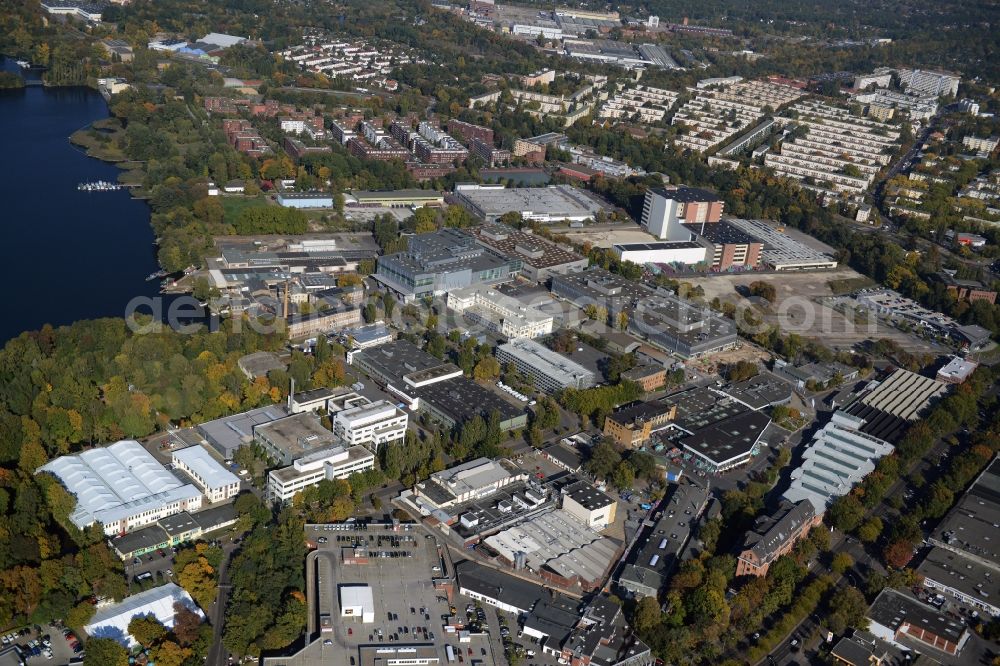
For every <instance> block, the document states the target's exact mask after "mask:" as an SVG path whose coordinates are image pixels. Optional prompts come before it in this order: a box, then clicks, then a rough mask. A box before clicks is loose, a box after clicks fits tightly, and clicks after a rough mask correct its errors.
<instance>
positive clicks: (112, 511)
mask: <svg viewBox="0 0 1000 666" xmlns="http://www.w3.org/2000/svg"><path fill="white" fill-rule="evenodd" d="M37 471H38V472H49V473H50V474H53V475H54V476H56V477H57V478H58V479H59V480H60V481H62V483H63V485H64V486H66V489H67V490H68V491H69V492H70V493H72V494H73V495H74V496H75V497H76V502H77V504H76V509H74V511H73V513H71V514H70V516H69V518H70V520H72V521H73V524H74V525H76V526H77V527H79V528H80V529H83V528H85V527H87V526H88V525H91V524H93V523H94V522H95V521H100V522H102V523H105V524H107V523H109V522H112V521H113V520H118V519H120V518H122V517H123V515H129V514H131V513H132V510H131V507H134V506H137V505H141V504H143V503H151V502H153V501H155V500H156V499H157V498H158V497H161V496H162V497H164V498H170V497H174V496H178V497H180V496H186V495H189V494H190V491H193V492H194V495H195V496H197V495H198V490H197V489H196V488H194V486H191V485H190V484H187V485H185V484H183V483H181V481H180V479H178V478H177V477H176V476H174V475H173V474H171V473H170V472H169V471H168V470H167V468H166V467H164V466H163V465H161V464H160V463H159V462H157V460H156V459H155V458H154V457H153V456H152V454H150V453H149V452H148V451H146V449H144V448H143V447H142V445H141V444H139V442H136V441H135V440H123V441H120V442H116V443H114V444H111V445H110V446H106V447H103V448H97V449H91V450H89V451H84V452H82V453H79V454H77V455H72V456H62V457H60V458H56V459H55V460H52V461H50V462H49V463H48V464H46V465H43V466H42V467H40V468H39V469H38V470H37Z"/></svg>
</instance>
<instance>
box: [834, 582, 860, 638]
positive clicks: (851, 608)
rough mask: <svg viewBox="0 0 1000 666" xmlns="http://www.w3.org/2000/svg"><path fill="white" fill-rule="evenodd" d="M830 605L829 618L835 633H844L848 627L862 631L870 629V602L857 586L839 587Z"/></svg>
mask: <svg viewBox="0 0 1000 666" xmlns="http://www.w3.org/2000/svg"><path fill="white" fill-rule="evenodd" d="M828 607H829V611H830V612H829V614H828V618H827V620H828V622H829V628H830V631H832V632H833V633H835V634H842V633H844V631H845V630H846V629H847V628H848V627H854V628H856V629H861V630H862V631H863V630H866V629H868V619H867V618H866V615H867V614H868V603H867V602H866V601H865V597H864V595H863V594H861V591H860V590H858V589H857V588H856V587H852V586H850V585H846V586H844V587H841V588H839V589H837V591H836V592H834V593H833V595H832V596H831V597H830V602H829V604H828Z"/></svg>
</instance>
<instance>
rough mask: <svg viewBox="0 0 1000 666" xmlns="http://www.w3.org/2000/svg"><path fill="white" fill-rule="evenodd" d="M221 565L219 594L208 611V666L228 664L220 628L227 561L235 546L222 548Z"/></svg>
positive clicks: (226, 578) (224, 603)
mask: <svg viewBox="0 0 1000 666" xmlns="http://www.w3.org/2000/svg"><path fill="white" fill-rule="evenodd" d="M222 550H223V557H222V564H221V565H219V592H218V596H217V597H216V599H215V603H214V604H212V608H211V609H210V611H209V613H208V615H209V621H210V622H211V623H212V631H213V633H212V646H211V647H210V648H209V649H208V656H207V657H206V658H205V663H206V664H208V666H223V665H224V664H226V663H228V656H229V654H228V651H227V650H226V649H225V647H224V646H223V645H222V627H223V624H224V622H225V619H226V603H227V601H228V599H229V590H230V585H229V561H230V560H231V559H232V556H233V551H234V550H236V545H235V544H233V543H232V542H230V543H228V544H224V545H223V547H222Z"/></svg>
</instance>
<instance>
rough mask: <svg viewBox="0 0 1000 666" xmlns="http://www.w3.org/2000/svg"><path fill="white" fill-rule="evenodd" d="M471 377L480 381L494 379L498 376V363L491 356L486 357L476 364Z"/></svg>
mask: <svg viewBox="0 0 1000 666" xmlns="http://www.w3.org/2000/svg"><path fill="white" fill-rule="evenodd" d="M472 376H473V377H475V378H476V379H478V380H480V381H486V380H490V379H496V378H497V377H499V376H500V362H499V361H497V360H496V359H495V358H493V357H492V356H487V357H486V358H484V359H483V360H481V361H479V363H477V364H476V367H475V368H474V369H473V371H472Z"/></svg>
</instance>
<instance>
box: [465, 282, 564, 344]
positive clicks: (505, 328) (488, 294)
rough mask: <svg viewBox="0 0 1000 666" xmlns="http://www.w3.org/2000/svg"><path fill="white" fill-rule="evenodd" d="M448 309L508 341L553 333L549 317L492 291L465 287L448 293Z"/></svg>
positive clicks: (550, 316)
mask: <svg viewBox="0 0 1000 666" xmlns="http://www.w3.org/2000/svg"><path fill="white" fill-rule="evenodd" d="M448 307H449V308H451V309H452V310H454V311H456V312H461V313H463V315H464V316H465V319H466V320H467V321H471V322H473V323H475V324H479V325H481V326H483V327H485V328H487V329H488V330H490V331H493V332H495V333H499V334H500V335H502V336H504V337H506V338H508V339H511V340H513V339H517V338H529V339H530V338H537V337H541V336H543V335H548V334H549V333H551V332H552V315H548V314H545V313H544V312H541V311H539V310H536V309H535V308H534V307H531V306H530V305H525V304H523V303H521V301H519V300H517V299H516V298H512V297H510V296H507V295H506V294H501V293H500V292H498V291H496V290H494V289H488V288H482V287H467V288H465V289H454V290H452V291H450V292H448Z"/></svg>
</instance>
